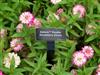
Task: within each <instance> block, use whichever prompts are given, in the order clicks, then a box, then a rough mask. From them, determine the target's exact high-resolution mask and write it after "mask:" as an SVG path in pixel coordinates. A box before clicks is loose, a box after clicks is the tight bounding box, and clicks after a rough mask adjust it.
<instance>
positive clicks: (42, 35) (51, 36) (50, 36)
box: [36, 28, 66, 64]
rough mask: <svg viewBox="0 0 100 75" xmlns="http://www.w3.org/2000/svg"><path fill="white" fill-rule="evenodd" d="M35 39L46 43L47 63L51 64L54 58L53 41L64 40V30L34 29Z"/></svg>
mask: <svg viewBox="0 0 100 75" xmlns="http://www.w3.org/2000/svg"><path fill="white" fill-rule="evenodd" d="M36 39H37V40H44V41H47V60H48V63H50V64H53V61H52V59H53V58H54V52H55V51H54V50H55V41H56V40H65V39H66V33H65V30H64V29H55V28H48V29H40V28H39V29H36Z"/></svg>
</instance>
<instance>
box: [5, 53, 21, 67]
mask: <svg viewBox="0 0 100 75" xmlns="http://www.w3.org/2000/svg"><path fill="white" fill-rule="evenodd" d="M13 58H14V61H15V68H16V67H18V65H19V64H20V62H21V60H20V57H19V56H18V55H17V54H15V53H14V52H13V53H8V55H7V56H5V57H4V62H3V63H4V65H5V67H7V68H10V66H11V61H12V59H13Z"/></svg>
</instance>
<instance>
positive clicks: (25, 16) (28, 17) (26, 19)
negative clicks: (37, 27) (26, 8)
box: [19, 12, 34, 24]
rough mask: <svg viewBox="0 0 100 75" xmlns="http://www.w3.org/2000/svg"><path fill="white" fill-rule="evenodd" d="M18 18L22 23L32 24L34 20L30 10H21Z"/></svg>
mask: <svg viewBox="0 0 100 75" xmlns="http://www.w3.org/2000/svg"><path fill="white" fill-rule="evenodd" d="M19 20H20V21H21V23H23V24H32V23H33V21H34V16H33V14H32V13H30V12H23V13H22V14H21V15H20V17H19Z"/></svg>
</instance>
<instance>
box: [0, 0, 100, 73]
mask: <svg viewBox="0 0 100 75" xmlns="http://www.w3.org/2000/svg"><path fill="white" fill-rule="evenodd" d="M76 4H82V5H83V6H85V8H86V16H85V18H83V19H78V17H77V16H73V14H72V8H73V6H74V5H76ZM58 8H63V9H64V12H63V14H62V15H61V16H62V17H64V19H65V22H62V21H61V20H60V21H59V20H56V19H55V17H53V15H52V17H51V21H52V22H47V21H46V17H47V16H48V15H49V14H53V13H55V12H56V10H57V9H58ZM24 11H32V13H33V15H34V16H35V17H37V18H40V19H41V21H42V28H50V27H53V28H63V29H65V30H66V35H68V36H69V38H68V39H66V40H65V41H56V42H55V43H56V49H55V58H54V62H55V64H54V65H51V64H48V63H47V60H46V55H47V54H46V42H44V41H37V40H35V29H34V28H30V29H27V28H25V27H24V29H23V32H21V33H16V26H17V25H18V23H19V15H20V14H21V13H22V12H24ZM98 21H99V22H98ZM88 24H91V25H93V26H95V27H96V29H94V30H93V31H94V32H95V34H93V35H87V34H86V32H85V28H86V26H87V25H88ZM2 28H6V29H7V32H8V33H7V37H6V38H3V39H0V49H1V50H2V49H3V50H4V51H3V52H1V53H2V54H0V58H2V57H3V56H4V54H6V53H8V52H9V49H10V46H9V44H10V41H11V39H12V38H14V37H23V38H24V44H25V48H24V49H23V50H22V51H20V52H18V54H19V55H20V57H21V61H22V62H21V64H20V66H19V67H18V68H16V69H13V72H12V70H11V69H10V70H9V69H7V68H5V67H4V66H3V64H2V60H1V63H0V64H1V66H0V68H1V70H2V71H3V72H4V73H5V75H72V74H71V72H70V71H71V69H77V72H78V75H91V74H92V73H93V71H94V70H95V67H96V66H97V65H98V63H100V38H99V37H100V32H99V31H100V1H99V0H62V1H61V2H60V3H59V4H57V5H53V4H52V3H51V2H50V1H49V0H33V1H32V2H30V1H29V0H0V29H2ZM31 34H32V35H31ZM84 45H91V46H92V47H93V49H94V50H95V55H94V57H93V58H92V59H91V60H89V61H88V63H87V64H86V65H85V66H84V67H83V68H77V67H75V66H73V65H72V64H71V63H72V54H73V52H74V51H75V50H80V49H81V47H82V46H84ZM49 66H51V69H50V68H48V67H49Z"/></svg>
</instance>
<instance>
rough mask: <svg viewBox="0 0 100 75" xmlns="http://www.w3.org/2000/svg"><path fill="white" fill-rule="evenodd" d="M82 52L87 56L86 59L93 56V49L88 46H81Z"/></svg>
mask: <svg viewBox="0 0 100 75" xmlns="http://www.w3.org/2000/svg"><path fill="white" fill-rule="evenodd" d="M82 52H83V53H84V55H85V56H86V57H87V59H90V58H92V57H93V55H94V50H93V49H92V47H90V46H84V47H83V48H82Z"/></svg>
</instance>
